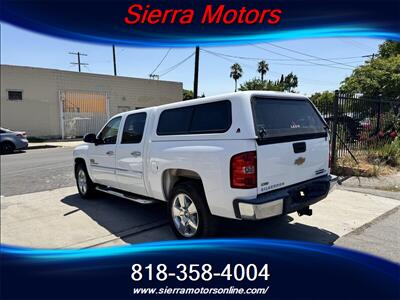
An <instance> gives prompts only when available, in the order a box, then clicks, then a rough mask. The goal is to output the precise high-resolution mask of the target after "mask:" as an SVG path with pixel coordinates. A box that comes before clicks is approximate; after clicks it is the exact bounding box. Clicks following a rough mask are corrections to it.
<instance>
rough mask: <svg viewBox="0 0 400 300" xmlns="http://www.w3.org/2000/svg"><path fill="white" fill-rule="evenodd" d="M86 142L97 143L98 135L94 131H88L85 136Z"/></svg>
mask: <svg viewBox="0 0 400 300" xmlns="http://www.w3.org/2000/svg"><path fill="white" fill-rule="evenodd" d="M83 141H84V142H85V143H90V144H95V143H96V141H97V138H96V135H95V134H94V133H88V134H86V135H85V136H84V137H83Z"/></svg>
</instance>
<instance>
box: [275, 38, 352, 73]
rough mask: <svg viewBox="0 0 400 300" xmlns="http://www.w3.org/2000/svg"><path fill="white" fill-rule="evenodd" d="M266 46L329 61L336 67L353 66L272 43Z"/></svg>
mask: <svg viewBox="0 0 400 300" xmlns="http://www.w3.org/2000/svg"><path fill="white" fill-rule="evenodd" d="M268 45H270V46H272V47H275V48H279V49H284V50H286V51H290V52H293V53H296V54H300V55H304V56H308V57H312V58H318V59H321V60H324V61H329V62H331V63H334V64H337V65H342V66H345V67H350V68H354V66H351V65H348V64H345V63H342V62H337V61H334V60H331V59H329V58H322V57H319V56H315V55H311V54H308V53H304V52H301V51H297V50H293V49H289V48H286V47H283V46H278V45H275V44H272V43H268Z"/></svg>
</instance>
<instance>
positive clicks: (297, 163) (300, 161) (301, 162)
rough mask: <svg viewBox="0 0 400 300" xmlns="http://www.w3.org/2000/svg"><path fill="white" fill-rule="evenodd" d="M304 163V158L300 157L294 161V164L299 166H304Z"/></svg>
mask: <svg viewBox="0 0 400 300" xmlns="http://www.w3.org/2000/svg"><path fill="white" fill-rule="evenodd" d="M305 161H306V158H305V157H301V156H300V157H299V158H297V159H296V160H295V161H294V164H295V165H298V166H300V165H302V164H304V162H305Z"/></svg>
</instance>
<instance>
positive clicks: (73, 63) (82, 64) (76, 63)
mask: <svg viewBox="0 0 400 300" xmlns="http://www.w3.org/2000/svg"><path fill="white" fill-rule="evenodd" d="M69 54H71V55H76V56H77V58H78V62H71V65H78V71H79V72H80V71H81V66H88V65H89V64H87V63H82V62H81V56H88V55H87V54H85V53H80V52H69Z"/></svg>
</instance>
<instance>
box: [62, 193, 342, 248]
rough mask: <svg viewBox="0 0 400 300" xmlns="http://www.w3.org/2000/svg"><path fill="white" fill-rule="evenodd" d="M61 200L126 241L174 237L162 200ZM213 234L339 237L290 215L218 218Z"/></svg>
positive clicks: (73, 197) (326, 239)
mask: <svg viewBox="0 0 400 300" xmlns="http://www.w3.org/2000/svg"><path fill="white" fill-rule="evenodd" d="M61 201H62V202H63V203H65V204H67V205H70V206H72V207H74V209H72V210H71V211H70V212H68V213H66V214H65V215H69V214H73V213H76V212H78V211H82V212H84V213H85V214H86V215H87V216H89V217H90V218H91V219H92V220H94V221H95V222H97V223H98V224H99V225H100V226H102V227H104V228H105V229H106V230H108V231H109V232H110V233H112V234H114V235H115V236H117V237H119V238H121V239H122V240H123V241H124V242H126V243H129V244H136V243H143V242H154V241H161V240H171V239H175V236H174V235H173V233H172V231H171V230H170V228H169V225H168V224H167V223H168V220H167V211H166V205H165V203H161V202H160V203H156V204H150V205H142V204H137V203H134V202H131V201H129V200H125V199H121V198H118V197H114V196H111V195H108V194H102V193H99V195H96V196H95V198H93V199H90V200H85V199H81V198H80V196H79V194H74V195H70V196H67V197H65V198H64V199H62V200H61ZM304 218H307V217H306V216H305V217H304ZM216 237H224V238H273V239H286V240H299V241H307V242H315V243H320V244H327V245H331V244H333V242H334V241H335V240H336V239H338V238H339V236H338V235H336V234H334V233H332V232H330V231H327V230H324V229H322V228H317V227H314V226H309V225H305V224H301V223H293V218H291V217H290V216H282V217H276V218H273V219H269V220H263V221H257V222H251V221H237V220H226V219H222V220H221V222H220V226H219V229H218V234H217V236H216Z"/></svg>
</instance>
